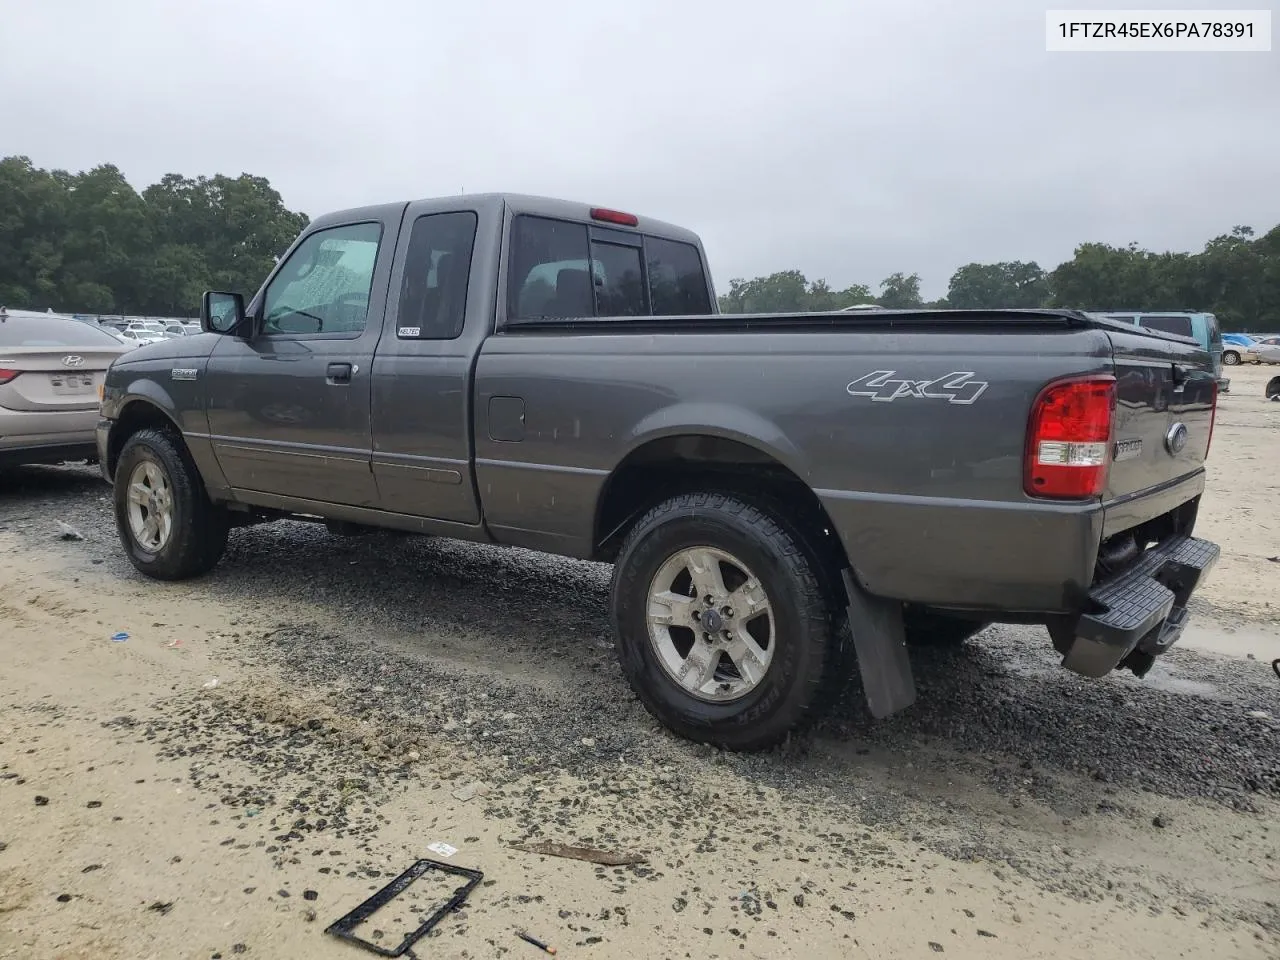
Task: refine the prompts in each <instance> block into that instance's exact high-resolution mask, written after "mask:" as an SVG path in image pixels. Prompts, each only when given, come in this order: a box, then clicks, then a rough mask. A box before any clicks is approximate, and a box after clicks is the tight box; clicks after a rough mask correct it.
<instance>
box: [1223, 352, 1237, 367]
mask: <svg viewBox="0 0 1280 960" xmlns="http://www.w3.org/2000/svg"><path fill="white" fill-rule="evenodd" d="M1222 362H1223V363H1225V364H1226V365H1227V366H1228V367H1234V366H1235V365H1236V364H1238V363H1239V362H1240V354H1238V353H1236V352H1235V351H1234V350H1223V351H1222Z"/></svg>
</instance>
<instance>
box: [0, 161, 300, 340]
mask: <svg viewBox="0 0 1280 960" xmlns="http://www.w3.org/2000/svg"><path fill="white" fill-rule="evenodd" d="M308 222H309V221H308V218H307V216H306V214H303V213H295V212H294V211H291V210H288V209H286V207H285V206H284V203H283V202H282V201H281V198H280V194H279V193H277V192H276V191H275V190H274V189H272V187H271V184H270V183H269V182H268V181H267V180H266V179H264V178H262V177H254V176H250V175H248V174H241V175H240V176H238V177H226V176H221V175H219V176H214V177H196V178H194V179H192V178H189V177H183V176H180V175H179V174H176V173H171V174H168V175H166V176H164V177H162V178H161V180H160V182H159V183H155V184H152V185H151V186H149V187H147V188H146V189H145V190H143V191H142V192H141V193H138V192H137V191H136V190H134V188H133V187H132V186H131V185H130V184H129V182H128V181H127V180H125V178H124V174H122V173H121V172H120V170H119V168H117V167H116V166H114V165H112V164H104V165H102V166H98V167H94V168H93V169H92V170H88V171H84V172H81V173H74V174H73V173H68V172H67V171H65V170H42V169H39V168H37V167H35V166H33V165H32V163H31V161H30V160H29V159H28V158H27V157H6V158H4V159H3V160H0V304H3V305H7V306H10V307H16V308H20V309H30V310H46V309H50V308H52V309H53V310H55V311H59V312H65V313H130V314H142V315H151V316H194V315H195V314H196V312H197V311H198V310H199V306H200V295H201V293H202V292H203V291H205V290H240V291H251V290H256V289H257V288H258V286H259V285H260V284H261V283H262V280H263V279H264V278H265V277H266V275H267V273H268V272H270V270H271V268H272V266H273V265H274V264H275V259H276V257H277V256H278V255H279V254H280V253H281V252H282V251H283V250H284V249H285V247H287V246H288V245H289V244H290V243H291V242H292V241H293V239H294V237H296V236H297V235H298V233H299V231H301V230H302V228H303V227H305V226H306V225H307V223H308Z"/></svg>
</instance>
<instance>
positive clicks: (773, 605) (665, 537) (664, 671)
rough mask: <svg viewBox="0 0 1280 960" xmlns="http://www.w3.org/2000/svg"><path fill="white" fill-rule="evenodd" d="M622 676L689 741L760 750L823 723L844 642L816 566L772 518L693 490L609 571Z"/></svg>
mask: <svg viewBox="0 0 1280 960" xmlns="http://www.w3.org/2000/svg"><path fill="white" fill-rule="evenodd" d="M612 613H613V625H614V630H615V632H616V635H617V638H618V654H619V659H620V660H621V664H622V669H623V672H624V673H625V674H626V677H627V680H628V682H629V683H630V685H631V688H632V690H634V691H635V694H636V696H637V697H638V698H639V699H640V701H641V702H642V703H643V704H644V706H645V708H646V709H647V710H648V711H649V712H650V713H651V714H652V715H653V716H654V717H656V718H657V719H658V720H659V721H661V722H662V723H663V724H665V725H666V726H668V727H669V728H670V729H672V730H674V731H675V732H676V733H678V734H680V735H681V736H683V737H687V738H688V739H690V740H695V741H698V742H702V743H711V744H715V745H717V746H720V747H725V748H727V749H731V750H758V749H764V748H767V747H770V746H773V745H775V744H777V743H779V742H781V741H782V740H783V739H785V738H786V737H787V736H788V734H791V733H796V732H799V731H800V730H802V729H804V728H805V727H807V726H808V725H809V724H811V723H812V722H813V721H814V720H815V719H816V718H817V717H818V716H820V715H821V713H822V711H823V709H824V708H825V707H826V705H827V703H828V701H829V700H830V698H831V696H832V695H833V694H834V692H835V691H836V690H838V689H839V685H838V684H837V683H836V682H834V680H835V679H836V678H833V676H832V675H831V673H832V672H833V671H836V670H838V669H839V665H840V663H841V662H843V659H844V658H842V657H841V656H840V655H839V654H840V649H841V648H842V647H843V646H845V645H846V643H847V641H845V640H844V638H843V637H842V636H840V634H839V632H838V631H837V630H835V629H834V624H833V622H832V616H831V610H830V607H829V605H828V602H827V600H826V598H825V596H824V593H823V591H822V589H821V586H820V583H819V578H818V576H817V573H816V570H815V563H814V561H813V560H812V559H811V558H810V556H809V554H808V553H807V552H806V550H805V549H804V548H803V547H802V546H801V543H800V541H799V539H798V538H797V537H795V536H793V535H792V533H791V532H789V530H788V529H787V527H786V526H784V524H783V523H780V522H779V521H778V520H777V519H776V518H775V516H774V515H773V513H772V512H770V511H767V510H764V509H762V508H760V507H758V506H755V505H753V504H751V503H748V502H747V501H745V500H743V499H740V498H738V497H736V496H733V495H730V494H718V493H692V494H683V495H680V496H676V497H673V498H672V499H670V500H667V501H666V502H664V503H661V504H659V505H658V506H656V507H654V508H653V509H652V510H650V511H649V512H648V513H647V514H646V515H645V516H644V517H643V518H642V519H641V520H640V521H639V522H638V523H637V524H636V526H635V527H634V528H633V529H632V530H631V532H630V534H628V536H627V538H626V541H625V542H624V543H623V545H622V549H621V551H620V553H619V556H618V559H617V562H616V564H615V565H614V574H613V589H612Z"/></svg>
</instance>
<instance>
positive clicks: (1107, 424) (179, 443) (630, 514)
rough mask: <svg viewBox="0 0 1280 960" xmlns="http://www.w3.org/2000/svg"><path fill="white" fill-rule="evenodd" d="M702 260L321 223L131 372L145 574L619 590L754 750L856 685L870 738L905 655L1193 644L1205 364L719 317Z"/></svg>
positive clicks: (105, 444) (652, 675)
mask: <svg viewBox="0 0 1280 960" xmlns="http://www.w3.org/2000/svg"><path fill="white" fill-rule="evenodd" d="M706 264H707V261H706V256H705V254H704V252H703V248H702V244H701V243H700V242H699V240H698V238H697V236H695V235H694V234H692V233H690V232H689V231H687V230H683V229H681V228H679V227H675V226H671V225H669V224H666V223H662V222H659V221H657V220H651V219H648V218H642V217H637V216H634V215H632V214H628V213H622V212H619V211H616V210H612V209H605V208H600V207H592V206H588V205H585V204H578V203H569V202H565V201H558V200H549V199H541V198H536V197H525V196H513V195H477V196H463V197H454V198H447V199H436V200H420V201H413V202H407V203H389V204H384V205H381V206H373V207H365V208H362V209H357V210H346V211H343V212H340V213H332V214H328V215H327V216H323V217H320V218H319V219H317V220H316V221H315V222H314V223H312V224H310V225H309V226H308V227H307V228H306V229H305V230H304V231H303V233H302V234H301V235H300V236H299V237H298V238H297V240H296V241H295V242H294V244H293V245H292V246H291V247H290V248H289V249H288V250H287V251H285V252H284V254H283V256H282V257H281V258H280V260H279V263H278V264H277V266H276V267H275V269H274V270H273V272H272V273H271V275H270V276H269V277H268V278H267V279H266V282H265V283H264V284H263V285H262V288H261V289H260V290H258V291H257V293H256V294H255V295H253V296H252V297H251V298H250V299H249V301H248V302H247V303H246V302H245V300H244V298H243V297H242V296H241V295H240V294H238V293H221V292H214V293H208V294H206V295H205V297H204V302H203V305H202V311H201V313H202V315H201V323H202V326H203V330H204V332H203V333H201V334H198V335H196V336H190V337H181V338H177V339H173V340H166V341H164V342H162V343H157V344H153V345H150V346H146V347H141V348H139V349H137V350H134V351H131V352H130V353H128V354H125V355H124V356H122V357H121V358H120V359H119V360H117V361H116V362H115V363H114V364H113V365H112V367H111V369H110V371H109V373H108V374H107V378H106V383H105V386H104V388H103V398H102V408H101V416H102V419H101V423H100V425H99V427H98V434H97V442H98V447H99V451H100V458H101V463H102V469H103V472H104V474H105V476H106V477H107V479H108V480H110V481H111V482H112V484H113V485H114V498H115V513H116V520H117V525H118V527H119V533H120V540H121V543H122V544H123V547H124V550H125V551H126V552H127V554H128V556H129V558H130V560H131V561H132V562H133V564H134V565H135V566H136V567H137V568H138V569H139V570H141V571H142V572H143V573H145V574H147V575H148V576H151V577H154V578H157V579H162V580H177V579H184V578H189V577H195V576H198V575H200V574H204V573H206V572H207V571H209V570H211V569H212V568H213V567H214V565H215V564H217V563H218V561H219V558H220V557H222V555H223V551H224V548H225V546H226V543H227V538H228V531H230V530H231V529H233V528H237V527H247V526H250V525H253V524H258V523H262V522H266V521H272V520H278V519H289V518H293V519H305V520H311V521H318V522H324V523H326V524H328V526H329V527H330V529H331V530H333V531H334V532H335V533H351V532H359V531H367V530H370V529H387V530H396V531H402V532H409V533H415V534H425V535H433V536H442V537H454V538H458V539H462V540H470V541H476V542H482V543H496V544H508V545H512V546H519V547H525V548H529V549H533V550H539V551H545V552H547V553H551V554H559V555H561V556H566V557H575V558H580V559H585V560H595V561H602V562H605V563H612V564H613V581H612V593H611V597H610V603H609V609H608V611H604V610H602V611H601V616H602V617H604V616H606V614H607V615H608V616H609V617H610V618H611V622H612V627H613V630H614V632H615V635H616V643H617V649H618V655H619V659H620V661H621V666H622V670H623V672H624V673H625V675H626V677H627V679H628V681H629V682H630V685H631V687H632V689H633V690H634V691H635V694H636V696H637V697H638V698H639V699H640V700H641V701H642V702H643V704H644V705H645V707H646V708H647V709H648V710H649V711H650V712H651V713H652V714H653V715H654V716H655V717H657V718H658V719H659V720H660V721H661V722H662V723H664V724H666V725H667V726H668V727H670V728H671V729H672V730H674V731H676V732H677V733H679V734H680V735H682V736H685V737H688V738H692V739H694V740H699V741H705V742H709V743H714V744H718V745H721V746H723V747H726V748H731V749H755V748H763V747H767V746H769V745H772V744H776V743H778V742H779V741H781V740H782V739H784V738H785V737H787V736H788V735H789V734H791V733H793V732H796V731H799V730H802V729H803V728H804V727H806V726H808V725H810V724H811V723H812V722H813V721H814V720H815V719H816V718H817V717H819V716H821V714H822V711H823V709H824V707H825V705H826V704H827V703H829V702H830V700H831V699H832V698H833V697H834V696H835V695H836V694H837V693H838V692H839V690H840V689H841V687H842V686H844V685H845V684H847V683H848V682H849V681H850V679H851V678H852V676H853V674H854V672H855V671H857V673H858V674H860V676H861V681H862V686H863V688H864V691H865V695H866V698H867V702H868V705H869V708H870V711H871V713H872V715H873V716H876V717H883V716H887V715H889V714H892V713H894V712H895V711H898V710H902V709H904V708H907V707H909V706H910V704H911V703H912V702H913V701H914V699H915V696H916V691H915V683H914V680H913V677H912V671H911V657H910V649H911V644H912V643H956V642H960V641H962V640H964V639H965V638H966V637H968V636H970V635H971V634H973V633H975V632H976V631H977V630H978V629H980V628H981V627H982V626H983V625H985V624H988V623H992V622H1006V623H1031V624H1041V625H1043V626H1044V627H1046V628H1047V630H1046V632H1047V635H1048V636H1047V639H1048V643H1046V645H1045V649H1046V652H1048V651H1049V648H1050V646H1052V649H1053V650H1054V651H1056V653H1057V655H1058V656H1059V657H1060V658H1061V661H1062V664H1063V665H1064V666H1065V667H1066V668H1067V669H1068V670H1072V671H1074V672H1076V673H1078V674H1082V675H1084V676H1088V677H1103V676H1104V675H1106V674H1107V673H1109V672H1110V671H1112V670H1115V669H1117V668H1125V669H1128V670H1131V671H1133V672H1134V673H1136V674H1139V675H1141V674H1143V673H1145V672H1146V671H1147V670H1148V669H1149V668H1150V666H1151V665H1152V663H1153V661H1154V659H1155V658H1156V657H1158V656H1159V655H1160V654H1161V653H1163V652H1164V651H1165V650H1167V649H1168V648H1169V646H1170V645H1171V644H1173V643H1174V642H1175V641H1176V640H1177V639H1178V637H1179V635H1180V634H1181V632H1182V630H1183V628H1184V626H1185V625H1186V622H1187V616H1188V613H1187V611H1188V599H1189V598H1190V596H1191V594H1192V592H1193V591H1194V590H1195V589H1196V588H1197V586H1198V585H1199V584H1200V582H1201V580H1202V579H1203V577H1204V575H1205V574H1206V572H1208V570H1209V569H1210V568H1211V567H1212V565H1213V563H1214V561H1215V560H1216V559H1217V556H1218V548H1217V547H1216V546H1215V545H1214V544H1212V543H1209V542H1207V541H1205V540H1202V539H1198V538H1196V537H1194V536H1193V531H1194V528H1195V522H1196V513H1197V508H1198V506H1199V503H1200V497H1201V495H1202V493H1203V491H1204V482H1205V481H1204V477H1205V468H1204V464H1205V458H1206V456H1207V455H1208V452H1209V443H1210V438H1211V434H1212V431H1213V420H1214V411H1215V408H1216V403H1217V393H1216V386H1215V381H1214V377H1213V373H1212V366H1211V362H1210V358H1209V355H1208V353H1207V352H1206V351H1205V350H1204V349H1203V347H1201V346H1200V345H1199V344H1197V343H1196V342H1195V341H1194V340H1192V339H1190V338H1188V337H1182V336H1178V335H1176V334H1173V333H1166V332H1160V331H1150V330H1145V329H1142V328H1138V327H1134V326H1126V325H1124V324H1119V323H1115V322H1112V321H1109V320H1107V319H1105V318H1098V317H1089V316H1086V315H1084V314H1082V313H1078V312H1074V311H1070V310H985V311H920V310H917V311H892V310H882V311H870V312H865V313H817V314H795V315H745V316H738V315H733V316H729V315H721V314H719V313H718V312H717V308H716V299H715V291H714V289H713V287H712V284H711V281H710V279H709V275H708V271H707V265H706ZM299 562H305V560H304V559H302V558H299ZM389 599H390V598H389ZM397 602H398V601H397ZM529 602H530V603H531V604H536V603H538V602H539V600H538V598H536V597H530V599H529ZM494 655H495V656H501V651H499V650H495V651H494Z"/></svg>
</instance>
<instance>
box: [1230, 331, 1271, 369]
mask: <svg viewBox="0 0 1280 960" xmlns="http://www.w3.org/2000/svg"><path fill="white" fill-rule="evenodd" d="M1257 347H1258V342H1257V341H1256V340H1254V339H1253V338H1252V337H1250V336H1248V335H1247V334H1243V333H1224V334H1223V335H1222V362H1223V363H1224V364H1226V365H1227V366H1228V367H1234V366H1237V365H1238V364H1241V363H1261V362H1262V360H1261V359H1260V358H1259V357H1258V350H1257Z"/></svg>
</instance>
